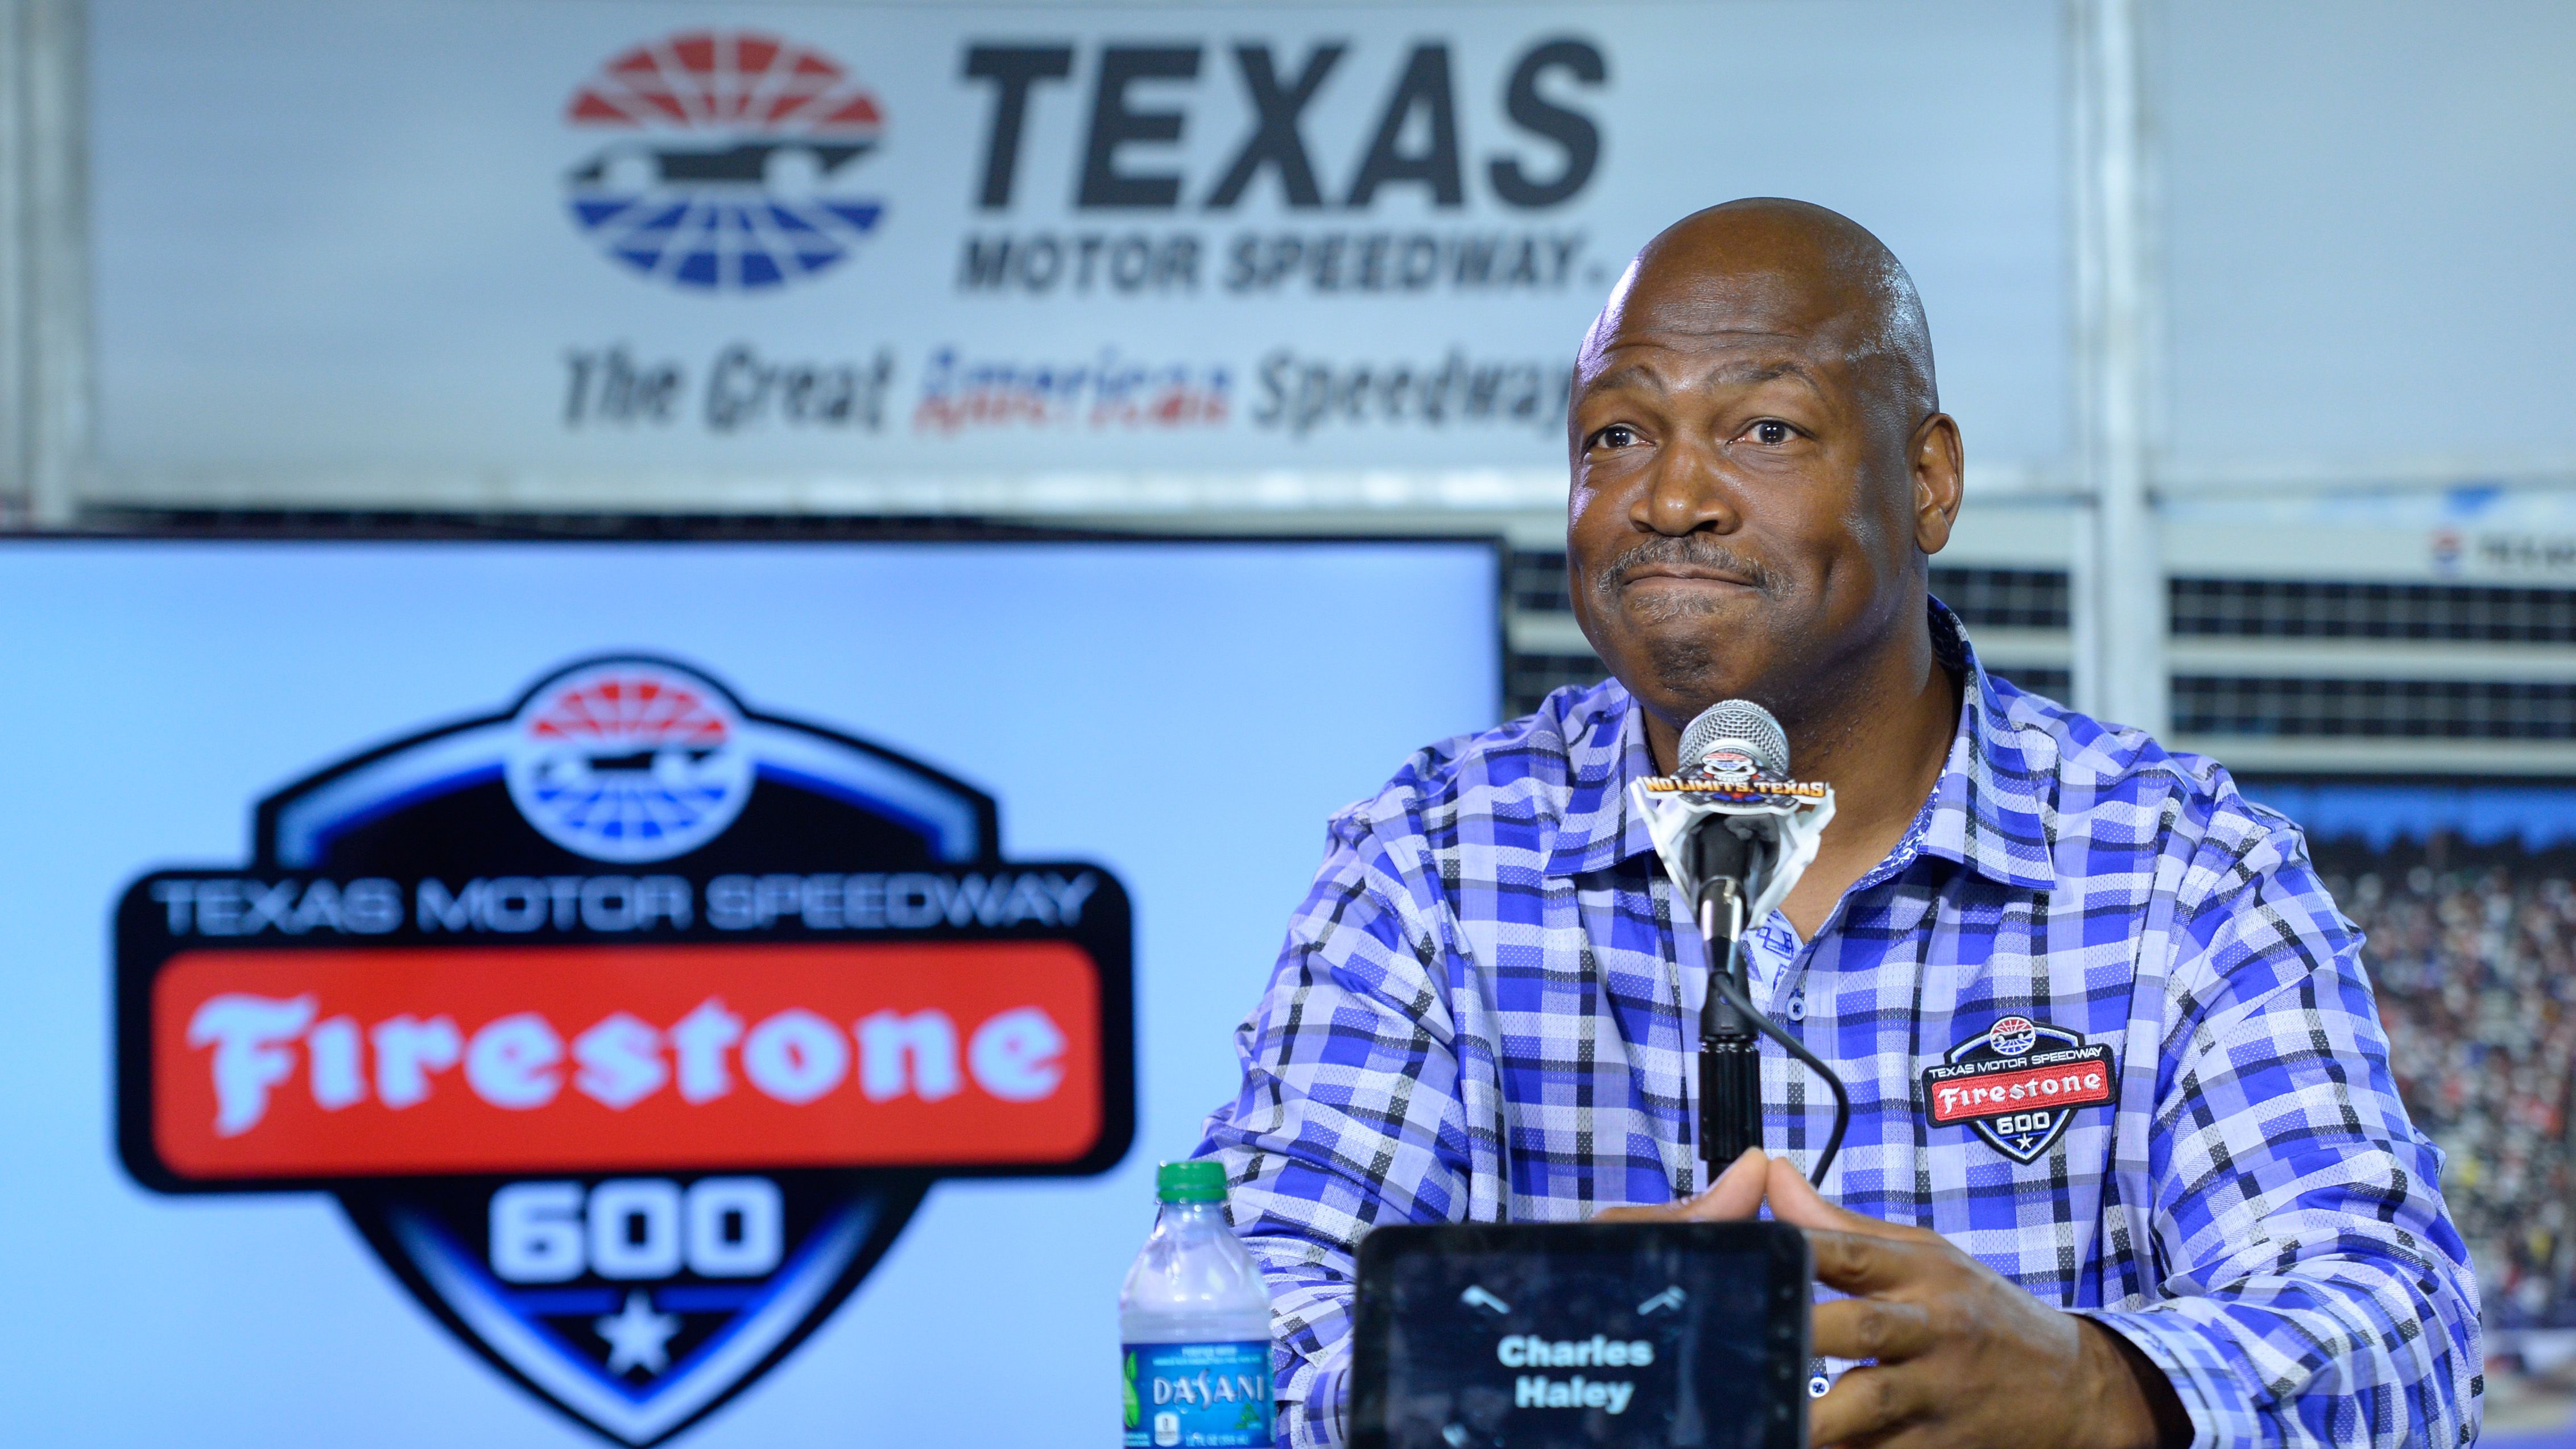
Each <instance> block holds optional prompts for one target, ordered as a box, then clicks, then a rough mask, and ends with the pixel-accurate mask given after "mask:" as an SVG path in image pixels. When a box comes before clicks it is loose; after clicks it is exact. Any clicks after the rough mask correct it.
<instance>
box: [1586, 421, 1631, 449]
mask: <svg viewBox="0 0 2576 1449" xmlns="http://www.w3.org/2000/svg"><path fill="white" fill-rule="evenodd" d="M1592 445H1593V446H1594V447H1596V448H1633V447H1635V446H1636V445H1637V430H1636V429H1635V428H1632V427H1630V426H1628V425H1627V424H1626V423H1612V424H1611V425H1610V426H1608V427H1606V428H1603V429H1602V430H1601V431H1599V432H1597V433H1594V434H1593V435H1592Z"/></svg>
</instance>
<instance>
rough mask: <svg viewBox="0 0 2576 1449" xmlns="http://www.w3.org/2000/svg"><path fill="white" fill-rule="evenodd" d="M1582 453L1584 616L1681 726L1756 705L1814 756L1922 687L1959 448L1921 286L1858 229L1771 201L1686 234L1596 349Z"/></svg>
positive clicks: (1581, 382)
mask: <svg viewBox="0 0 2576 1449" xmlns="http://www.w3.org/2000/svg"><path fill="white" fill-rule="evenodd" d="M1569 432H1570V434H1571V439H1570V441H1571V444H1572V448H1573V472H1574V479H1573V492H1572V496H1571V500H1570V503H1569V510H1568V520H1567V529H1566V544H1567V557H1568V564H1569V572H1570V574H1571V580H1572V584H1573V596H1574V610H1575V614H1576V617H1577V618H1578V619H1579V620H1580V621H1581V623H1582V625H1583V632H1584V636H1585V637H1586V638H1588V639H1590V640H1591V641H1592V645H1593V647H1594V648H1595V649H1597V650H1599V651H1600V654H1601V657H1602V659H1603V660H1604V661H1605V662H1606V663H1607V664H1608V665H1609V666H1610V670H1611V672H1612V673H1613V674H1616V675H1617V676H1618V677H1619V678H1620V680H1621V681H1622V682H1623V683H1625V684H1626V685H1627V686H1628V688H1629V690H1630V691H1631V692H1632V693H1634V694H1635V695H1636V696H1637V697H1638V699H1639V700H1640V701H1642V702H1643V703H1644V704H1645V705H1646V707H1647V708H1648V709H1649V710H1651V711H1653V712H1654V713H1655V714H1656V715H1657V716H1659V717H1660V718H1662V719H1663V720H1664V721H1665V722H1666V723H1667V724H1670V725H1675V726H1678V725H1680V724H1682V723H1684V722H1687V721H1688V720H1689V719H1690V717H1691V716H1692V715H1694V714H1697V713H1698V712H1699V711H1700V710H1701V709H1703V708H1705V707H1707V706H1708V705H1709V704H1711V703H1713V702H1715V701H1717V700H1720V699H1728V698H1748V699H1752V700H1755V701H1757V702H1759V703H1762V704H1764V705H1767V706H1769V707H1770V708H1771V710H1772V711H1773V712H1774V713H1776V714H1778V715H1779V716H1780V717H1781V719H1782V721H1783V722H1785V723H1786V724H1787V725H1788V726H1789V728H1790V731H1791V733H1792V735H1793V736H1794V735H1796V734H1798V733H1799V732H1800V730H1801V726H1802V725H1804V724H1809V723H1814V722H1817V721H1818V720H1819V719H1820V716H1821V715H1822V714H1824V713H1826V712H1827V711H1826V710H1825V705H1826V703H1827V702H1828V701H1831V700H1833V699H1836V698H1838V697H1849V696H1850V695H1851V694H1852V693H1853V687H1854V686H1865V685H1866V684H1867V683H1868V682H1869V679H1868V678H1867V676H1885V675H1886V673H1887V672H1888V671H1891V670H1894V669H1896V668H1897V667H1898V666H1899V665H1900V664H1903V663H1905V662H1906V661H1913V662H1914V664H1913V667H1915V668H1916V669H1918V670H1919V668H1920V667H1921V666H1920V661H1921V660H1922V659H1923V658H1924V657H1926V651H1928V649H1929V636H1928V634H1927V632H1926V629H1925V625H1924V617H1923V592H1924V577H1925V574H1924V560H1925V558H1926V556H1927V555H1929V554H1931V553H1934V552H1937V551H1938V550H1939V549H1940V548H1941V547H1942V546H1943V545H1944V544H1945V543H1947V542H1948V541H1949V531H1950V523H1951V520H1952V518H1953V517H1955V516H1956V514H1957V512H1958V506H1959V469H1960V448H1959V434H1958V428H1957V425H1956V424H1954V423H1953V422H1951V420H1950V419H1949V418H1948V417H1947V416H1946V415H1944V414H1943V413H1942V412H1941V411H1940V400H1939V396H1938V394H1937V393H1936V392H1935V390H1934V386H1933V373H1932V339H1931V334H1930V332H1929V331H1928V330H1927V329H1926V327H1925V325H1924V320H1923V304H1922V302H1921V301H1920V300H1919V299H1918V298H1917V297H1916V296H1915V293H1914V284H1913V282H1912V281H1911V280H1910V279H1909V278H1908V277H1907V276H1906V275H1905V269H1904V267H1902V266H1901V265H1899V264H1898V263H1897V260H1896V258H1895V256H1894V255H1892V254H1891V253H1889V251H1888V250H1887V248H1886V247H1885V246H1884V245H1882V244H1880V242H1879V240H1878V238H1876V237H1874V236H1872V235H1870V234H1869V233H1868V232H1867V231H1866V230H1864V229H1862V228H1861V227H1860V226H1859V225H1858V224H1857V223H1855V222H1853V221H1851V220H1850V219H1849V218H1847V217H1844V216H1841V215H1838V214H1836V213H1834V212H1831V211H1827V210H1825V209H1824V208H1822V207H1818V206H1810V205H1808V204H1806V203H1804V202H1797V201H1781V200H1774V199H1767V198H1762V199H1751V200H1744V201H1732V202H1728V203H1727V204H1725V205H1723V206H1714V207H1710V208H1709V209H1708V210H1706V211H1702V212H1698V213H1695V214H1693V215H1691V216H1688V217H1685V218H1683V219H1682V220H1681V221H1679V222H1676V223H1674V224H1673V225H1672V226H1671V227H1669V228H1667V229H1666V230H1665V231H1664V232H1663V233H1662V234H1661V235H1659V236H1657V237H1656V238H1655V239H1654V240H1653V241H1651V242H1648V243H1647V244H1646V247H1645V250H1643V251H1641V252H1639V253H1638V254H1637V259H1636V261H1635V262H1633V263H1631V264H1630V265H1629V267H1628V270H1627V272H1626V273H1625V274H1624V275H1623V276H1621V277H1620V279H1619V284H1618V286H1617V288H1616V289H1615V290H1613V291H1612V292H1611V294H1610V300H1609V303H1608V305H1606V306H1605V307H1603V308H1602V311H1601V316H1600V318H1599V319H1598V320H1596V321H1595V322H1594V323H1593V324H1592V330H1591V332H1590V333H1589V334H1587V335H1586V336H1585V338H1584V343H1583V351H1582V354H1581V356H1580V357H1579V358H1578V359H1577V361H1576V364H1575V372H1574V397H1573V408H1572V417H1571V421H1570V427H1569ZM1862 692H1864V693H1865V692H1866V690H1865V689H1864V690H1863V691H1862Z"/></svg>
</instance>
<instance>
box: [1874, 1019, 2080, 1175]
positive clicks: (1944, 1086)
mask: <svg viewBox="0 0 2576 1449" xmlns="http://www.w3.org/2000/svg"><path fill="white" fill-rule="evenodd" d="M2118 1090H2119V1083H2118V1074H2117V1072H2116V1071H2115V1070H2114V1068H2113V1066H2112V1064H2111V1048H2110V1047H2108V1046H2106V1045H2103V1044H2100V1043H2094V1044H2091V1045H2087V1044H2086V1042H2085V1041H2084V1039H2083V1038H2082V1037H2080V1036H2077V1035H2076V1034H2075V1033H2073V1032H2071V1031H2062V1030H2060V1029H2058V1028H2056V1027H2053V1026H2045V1025H2042V1024H2040V1023H2038V1022H2035V1021H2032V1020H2031V1019H2030V1018H2029V1017H2027V1016H2007V1017H2004V1018H2002V1019H2001V1020H1999V1021H1997V1022H1996V1023H1995V1024H1994V1025H1993V1026H1992V1027H1991V1028H1989V1029H1988V1030H1986V1031H1985V1032H1984V1033H1982V1034H1980V1035H1978V1036H1974V1037H1970V1038H1969V1039H1968V1040H1966V1041H1963V1042H1961V1043H1959V1044H1958V1045H1957V1046H1954V1047H1952V1048H1950V1050H1949V1052H1948V1054H1947V1055H1946V1056H1944V1057H1943V1058H1942V1064H1941V1065H1939V1066H1936V1067H1927V1068H1925V1069H1924V1072H1923V1107H1924V1112H1925V1114H1926V1115H1928V1116H1929V1117H1930V1118H1931V1119H1932V1125H1933V1126H1935V1127H1948V1126H1954V1125H1958V1124H1961V1123H1965V1124H1966V1125H1967V1126H1968V1127H1970V1128H1972V1129H1973V1130H1974V1131H1975V1132H1976V1134H1977V1135H1978V1136H1980V1137H1983V1138H1984V1139H1986V1141H1987V1142H1989V1143H1991V1144H1993V1146H1994V1148H1995V1150H1996V1151H1998V1152H2001V1153H2002V1154H2004V1155H2005V1156H2006V1157H2009V1158H2011V1159H2013V1160H2014V1161H2015V1162H2034V1161H2037V1160H2038V1158H2039V1156H2040V1154H2042V1153H2044V1152H2046V1151H2048V1149H2049V1148H2051V1147H2053V1146H2055V1145H2057V1139H2058V1138H2060V1137H2062V1136H2064V1135H2065V1133H2066V1124H2067V1123H2068V1122H2069V1121H2071V1120H2073V1118H2074V1116H2075V1113H2076V1112H2077V1111H2078V1110H2079V1109H2081V1108H2085V1107H2092V1106H2099V1105H2101V1104H2102V1103H2105V1102H2108V1101H2110V1100H2111V1099H2112V1098H2113V1096H2115V1095H2116V1094H2117V1092H2118Z"/></svg>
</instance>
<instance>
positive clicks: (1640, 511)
mask: <svg viewBox="0 0 2576 1449" xmlns="http://www.w3.org/2000/svg"><path fill="white" fill-rule="evenodd" d="M1631 517H1632V519H1633V520H1634V521H1635V522H1636V523H1638V524H1639V525H1641V526H1643V527H1646V528H1649V529H1652V530H1653V531H1655V532H1657V533H1660V534H1665V535H1668V536H1671V537H1674V538H1679V537H1681V536H1683V535H1685V534H1691V533H1698V532H1700V531H1702V530H1706V531H1708V532H1711V533H1733V532H1735V531H1736V530H1737V529H1738V528H1741V527H1742V526H1743V524H1744V516H1743V510H1742V508H1741V506H1740V500H1739V499H1738V498H1737V497H1736V492H1735V488H1734V485H1733V484H1732V483H1730V482H1729V481H1728V479H1727V477H1726V473H1725V469H1724V467H1723V466H1722V464H1721V460H1720V459H1719V457H1718V454H1717V450H1716V448H1715V447H1714V446H1712V445H1711V444H1709V443H1707V442H1704V441H1702V440H1700V439H1697V438H1687V437H1686V438H1682V439H1679V440H1676V441H1674V442H1670V443H1667V444H1666V445H1665V446H1664V448H1663V450H1662V451H1661V453H1660V454H1659V455H1658V456H1657V458H1656V460H1655V471H1654V473H1653V475H1652V476H1651V477H1650V478H1649V479H1648V480H1647V484H1646V490H1645V492H1644V493H1643V494H1642V495H1641V496H1640V497H1639V498H1638V500H1637V506H1636V509H1635V511H1634V512H1633V513H1632V514H1631Z"/></svg>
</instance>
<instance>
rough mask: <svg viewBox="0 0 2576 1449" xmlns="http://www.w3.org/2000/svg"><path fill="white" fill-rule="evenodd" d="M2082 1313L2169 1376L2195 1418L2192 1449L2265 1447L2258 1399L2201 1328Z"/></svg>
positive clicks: (2172, 1320) (2165, 1319) (2169, 1318)
mask: <svg viewBox="0 0 2576 1449" xmlns="http://www.w3.org/2000/svg"><path fill="white" fill-rule="evenodd" d="M2078 1312H2079V1314H2080V1316H2082V1317H2085V1318H2090V1319H2092V1320H2093V1321H2094V1322H2096V1323H2098V1324H2101V1325H2102V1326H2103V1327H2104V1328H2107V1329H2110V1330H2111V1331H2112V1332H2114V1333H2117V1334H2118V1335H2120V1336H2121V1337H2122V1338H2125V1339H2127V1340H2128V1341H2129V1342H2130V1343H2132V1344H2135V1345H2136V1346H2137V1349H2138V1352H2140V1353H2143V1354H2145V1355H2146V1356H2147V1361H2148V1362H2150V1363H2152V1364H2154V1365H2155V1366H2156V1367H2157V1368H2160V1369H2163V1370H2164V1373H2165V1378H2166V1379H2167V1380H2168V1381H2169V1382H2171V1383H2172V1384H2173V1390H2174V1397H2176V1398H2178V1399H2180V1400H2182V1407H2183V1412H2184V1413H2186V1414H2188V1415H2190V1416H2191V1443H2192V1449H2237V1446H2242V1445H2250V1444H2254V1443H2257V1442H2259V1440H2260V1439H2261V1432H2260V1428H2259V1421H2258V1419H2257V1417H2256V1415H2255V1412H2254V1400H2253V1396H2252V1395H2250V1394H2248V1393H2247V1392H2246V1389H2245V1383H2244V1381H2243V1380H2242V1379H2240V1378H2239V1377H2237V1374H2236V1370H2235V1367H2234V1366H2233V1365H2231V1364H2230V1363H2229V1362H2228V1361H2227V1358H2226V1357H2225V1356H2224V1355H2223V1354H2221V1353H2220V1352H2219V1350H2218V1345H2216V1344H2214V1343H2212V1342H2210V1340H2209V1335H2208V1334H2207V1333H2206V1332H2205V1331H2203V1330H2202V1329H2201V1328H2200V1327H2199V1326H2198V1325H2196V1324H2194V1323H2192V1322H2191V1321H2190V1320H2189V1319H2187V1318H2182V1317H2180V1316H2178V1315H2175V1314H2172V1313H2159V1312H2153V1311H2144V1312H2128V1313H2110V1312H2105V1311H2102V1310H2100V1309H2082V1310H2078Z"/></svg>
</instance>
